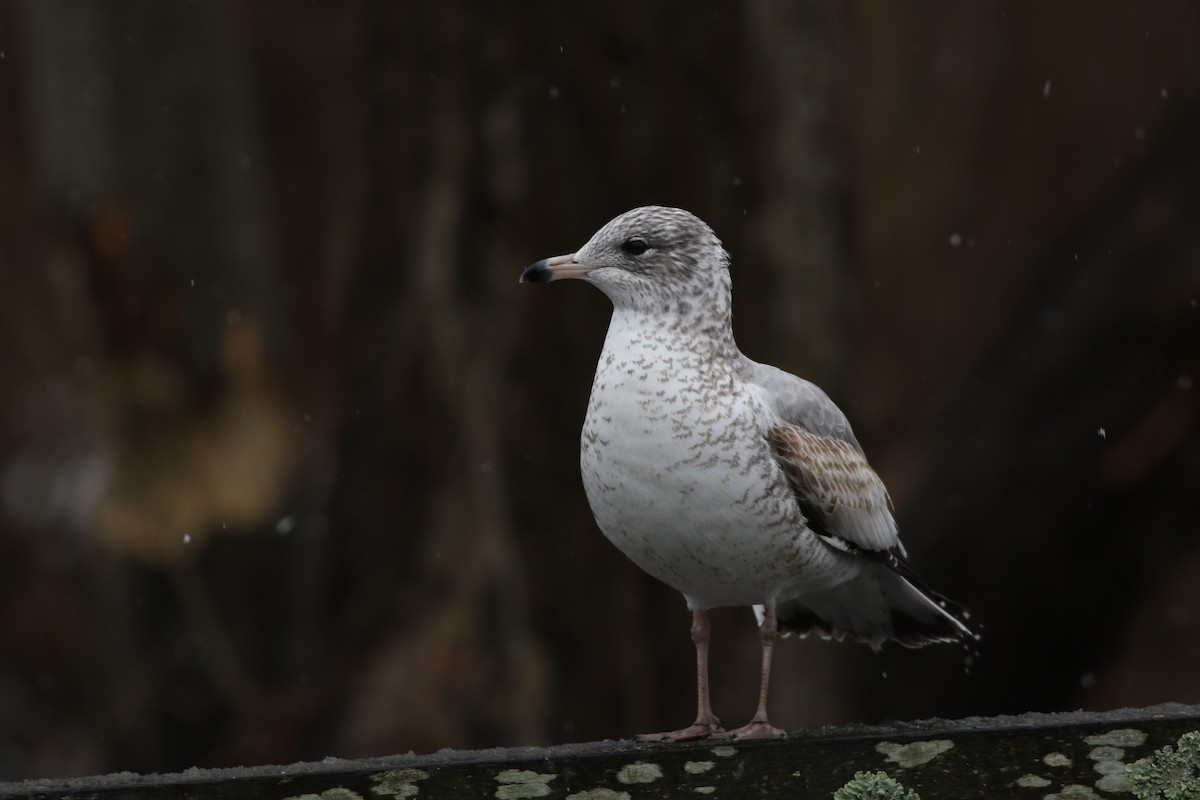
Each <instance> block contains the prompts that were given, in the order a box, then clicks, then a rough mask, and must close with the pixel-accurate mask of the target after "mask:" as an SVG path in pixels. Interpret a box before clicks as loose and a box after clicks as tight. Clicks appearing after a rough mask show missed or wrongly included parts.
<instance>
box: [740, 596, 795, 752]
mask: <svg viewBox="0 0 1200 800" xmlns="http://www.w3.org/2000/svg"><path fill="white" fill-rule="evenodd" d="M778 635H779V628H778V626H777V625H776V622H775V605H774V604H771V605H768V606H767V613H766V615H765V616H764V617H763V622H762V625H761V626H759V629H758V638H759V639H760V640H761V641H762V681H761V683H759V687H758V710H757V711H755V712H754V719H752V720H750V721H749V722H747V723H746V724H745V725H743V726H742V727H740V728H738V729H737V730H736V731H730V732H729V736H731V737H732V738H734V739H775V738H778V737H780V736H784V735H785V732H784V731H783V730H782V729H781V728H776V727H775V726H774V725H772V724H771V723H770V722H769V721H767V687H768V685H769V684H770V682H771V651H772V649H774V647H775V637H776V636H778Z"/></svg>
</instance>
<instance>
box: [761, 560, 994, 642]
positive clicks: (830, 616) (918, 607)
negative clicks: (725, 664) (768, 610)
mask: <svg viewBox="0 0 1200 800" xmlns="http://www.w3.org/2000/svg"><path fill="white" fill-rule="evenodd" d="M775 611H776V619H777V620H778V625H779V631H780V633H783V634H785V635H786V634H789V633H795V634H798V635H800V636H807V635H808V634H810V633H815V634H817V635H818V636H820V637H822V638H825V639H836V640H839V641H840V640H843V639H850V640H852V641H857V642H863V643H865V644H868V645H870V646H871V648H872V649H875V650H878V649H879V648H880V647H882V645H883V643H884V642H887V641H895V642H899V643H900V644H902V645H904V646H905V647H923V646H924V645H927V644H933V643H934V642H953V641H957V640H960V639H964V638H977V637H976V635H975V633H974V632H973V631H972V630H971V628H970V627H969V626H968V625H967V620H968V619H969V617H970V613H969V612H968V611H967V609H966V608H965V607H963V606H961V605H959V604H958V603H955V602H954V601H952V600H950V599H948V598H946V597H944V596H942V595H940V594H938V593H937V592H934V591H932V590H931V589H929V588H928V587H926V586H924V584H923V583H922V582H921V581H920V580H919V579H917V578H916V576H915V575H914V576H911V577H909V576H905V575H901V574H899V573H898V572H896V571H895V570H894V569H892V568H890V567H889V566H887V565H885V564H881V563H876V564H870V565H864V569H863V574H862V575H861V576H860V577H859V579H857V580H854V581H850V582H848V583H844V584H841V585H839V586H835V587H833V588H832V589H828V590H826V591H822V592H816V593H813V594H808V595H802V596H799V597H795V598H790V599H788V600H786V601H784V602H781V603H779V604H778V606H777V607H776V610H775Z"/></svg>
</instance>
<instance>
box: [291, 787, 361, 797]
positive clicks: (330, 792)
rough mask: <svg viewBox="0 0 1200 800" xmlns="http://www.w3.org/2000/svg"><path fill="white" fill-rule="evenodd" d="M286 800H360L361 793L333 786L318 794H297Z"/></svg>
mask: <svg viewBox="0 0 1200 800" xmlns="http://www.w3.org/2000/svg"><path fill="white" fill-rule="evenodd" d="M286 800H362V795H361V794H359V793H358V792H356V791H354V790H353V789H346V788H344V787H341V786H335V787H333V788H332V789H326V790H325V791H323V792H321V793H320V794H312V793H309V794H297V795H293V796H292V797H288V798H286Z"/></svg>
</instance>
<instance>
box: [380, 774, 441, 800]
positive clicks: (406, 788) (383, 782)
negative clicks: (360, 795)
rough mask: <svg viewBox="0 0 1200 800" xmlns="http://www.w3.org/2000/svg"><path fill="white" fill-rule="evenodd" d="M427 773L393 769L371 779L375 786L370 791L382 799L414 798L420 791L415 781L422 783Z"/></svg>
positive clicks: (427, 775)
mask: <svg viewBox="0 0 1200 800" xmlns="http://www.w3.org/2000/svg"><path fill="white" fill-rule="evenodd" d="M428 777H429V773H428V772H426V771H425V770H423V769H394V770H391V771H390V772H381V773H379V774H378V775H374V776H372V777H371V780H372V781H374V782H375V785H374V786H372V787H371V791H372V792H374V793H375V794H379V795H383V796H384V797H400V798H403V797H416V796H417V794H418V793H419V792H420V791H421V790H420V788H419V787H418V786H417V781H423V780H425V779H426V778H428Z"/></svg>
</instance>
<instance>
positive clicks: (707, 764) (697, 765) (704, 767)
mask: <svg viewBox="0 0 1200 800" xmlns="http://www.w3.org/2000/svg"><path fill="white" fill-rule="evenodd" d="M714 766H715V764H714V763H713V762H711V761H688V762H687V763H685V764H684V765H683V771H684V772H686V773H687V774H688V775H703V774H704V773H705V772H708V771H709V770H710V769H712V768H713V767H714Z"/></svg>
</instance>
